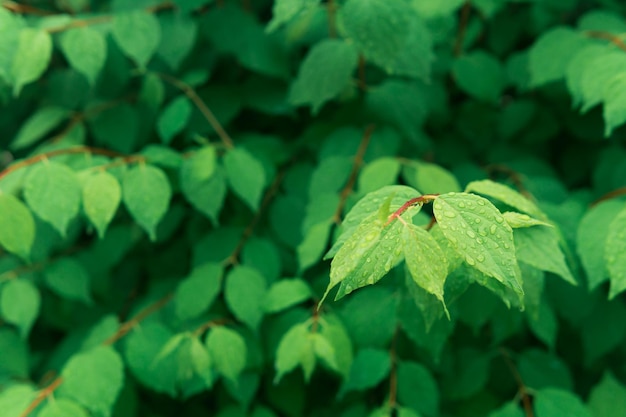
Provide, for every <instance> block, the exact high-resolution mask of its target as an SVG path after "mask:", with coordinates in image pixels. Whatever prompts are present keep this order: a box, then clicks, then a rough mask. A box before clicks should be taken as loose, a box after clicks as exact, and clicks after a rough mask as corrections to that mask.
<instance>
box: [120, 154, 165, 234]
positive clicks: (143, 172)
mask: <svg viewBox="0 0 626 417" xmlns="http://www.w3.org/2000/svg"><path fill="white" fill-rule="evenodd" d="M122 191H123V192H122V195H123V200H124V204H125V205H126V208H127V209H128V211H129V212H130V214H131V215H132V216H133V218H134V219H135V221H136V222H137V223H139V225H140V226H141V227H142V228H143V229H144V230H145V231H146V232H147V233H148V236H150V239H151V240H155V239H156V227H157V225H158V224H159V222H160V221H161V219H162V218H163V216H164V215H165V213H166V212H167V209H168V208H169V205H170V198H171V197H172V189H171V188H170V183H169V181H168V179H167V176H166V175H165V173H164V172H163V171H162V170H160V169H159V168H157V167H154V166H151V165H144V164H141V165H139V166H135V167H132V168H130V169H129V170H128V171H126V174H125V175H124V179H123V181H122Z"/></svg>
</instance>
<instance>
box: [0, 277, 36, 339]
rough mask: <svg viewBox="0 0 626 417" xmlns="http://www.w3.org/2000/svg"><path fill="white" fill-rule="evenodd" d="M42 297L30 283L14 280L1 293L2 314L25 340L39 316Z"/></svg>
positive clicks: (0, 306) (0, 311)
mask: <svg viewBox="0 0 626 417" xmlns="http://www.w3.org/2000/svg"><path fill="white" fill-rule="evenodd" d="M40 305H41V295H40V294H39V290H38V289H37V287H35V286H34V285H33V284H32V283H31V282H30V281H26V280H25V279H12V280H11V281H9V282H8V283H6V284H5V285H4V286H3V287H2V292H0V313H1V314H2V318H4V320H5V321H6V322H7V323H10V324H13V325H15V326H16V327H17V328H18V329H19V331H20V335H21V336H22V338H23V339H25V338H27V337H28V333H29V332H30V329H31V327H32V326H33V323H34V322H35V319H36V318H37V316H38V315H39V307H40Z"/></svg>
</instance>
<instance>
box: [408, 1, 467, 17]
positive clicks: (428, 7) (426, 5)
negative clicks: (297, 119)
mask: <svg viewBox="0 0 626 417" xmlns="http://www.w3.org/2000/svg"><path fill="white" fill-rule="evenodd" d="M462 4H463V0H439V1H432V2H431V1H426V2H423V1H414V2H412V3H411V5H412V6H413V8H414V9H415V10H417V12H418V13H419V14H420V15H421V16H424V18H427V19H433V18H441V17H447V16H449V15H451V14H452V13H454V11H455V10H456V9H458V8H459V7H460V6H461V5H462Z"/></svg>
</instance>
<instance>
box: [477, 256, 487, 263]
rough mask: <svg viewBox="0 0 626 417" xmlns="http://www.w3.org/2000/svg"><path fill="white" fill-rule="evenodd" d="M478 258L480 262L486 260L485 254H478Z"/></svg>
mask: <svg viewBox="0 0 626 417" xmlns="http://www.w3.org/2000/svg"><path fill="white" fill-rule="evenodd" d="M476 260H477V261H478V262H483V261H484V260H485V256H484V255H478V256H477V257H476Z"/></svg>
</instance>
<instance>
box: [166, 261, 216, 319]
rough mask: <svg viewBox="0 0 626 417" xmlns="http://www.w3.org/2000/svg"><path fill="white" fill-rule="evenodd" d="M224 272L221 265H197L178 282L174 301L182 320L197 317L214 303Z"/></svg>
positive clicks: (178, 315)
mask: <svg viewBox="0 0 626 417" xmlns="http://www.w3.org/2000/svg"><path fill="white" fill-rule="evenodd" d="M222 273H223V271H222V267H221V265H219V264H216V263H207V264H204V265H202V266H199V267H196V268H195V269H194V270H193V271H192V272H191V274H190V275H189V276H188V277H187V278H185V279H184V280H183V281H181V282H180V284H178V287H176V292H175V293H174V303H175V308H176V316H177V317H178V318H179V319H180V320H189V319H192V318H195V317H197V316H199V315H200V314H202V313H203V312H204V311H205V310H207V309H208V308H209V307H210V306H211V304H213V301H215V298H216V297H217V296H218V294H219V292H220V289H221V286H222Z"/></svg>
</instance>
